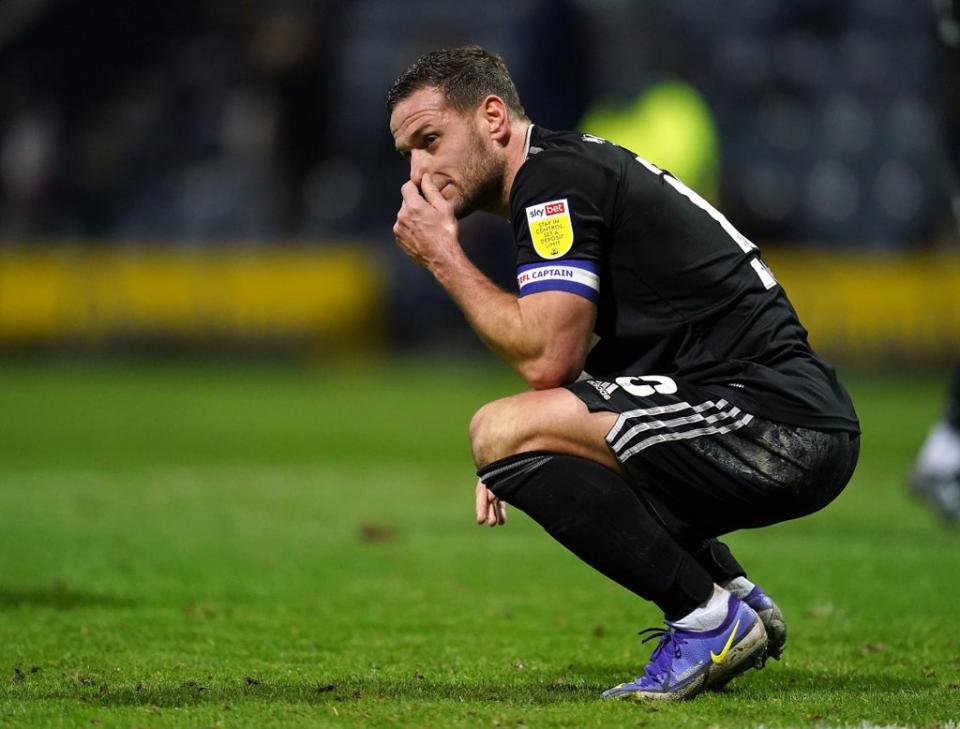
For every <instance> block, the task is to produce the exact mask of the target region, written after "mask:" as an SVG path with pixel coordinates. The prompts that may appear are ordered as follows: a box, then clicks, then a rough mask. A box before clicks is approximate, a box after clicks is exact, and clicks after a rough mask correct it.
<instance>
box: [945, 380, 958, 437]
mask: <svg viewBox="0 0 960 729" xmlns="http://www.w3.org/2000/svg"><path fill="white" fill-rule="evenodd" d="M945 417H946V421H947V422H948V423H949V424H950V427H952V428H953V429H954V430H956V431H958V432H960V367H957V368H956V369H955V370H954V371H953V379H952V380H951V381H950V394H949V395H948V396H947V412H946V416H945Z"/></svg>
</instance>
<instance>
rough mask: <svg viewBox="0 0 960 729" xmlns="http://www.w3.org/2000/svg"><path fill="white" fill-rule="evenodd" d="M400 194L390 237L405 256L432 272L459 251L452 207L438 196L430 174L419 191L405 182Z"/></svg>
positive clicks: (438, 193)
mask: <svg viewBox="0 0 960 729" xmlns="http://www.w3.org/2000/svg"><path fill="white" fill-rule="evenodd" d="M421 193H422V194H421ZM400 194H401V195H403V204H402V205H401V206H400V211H399V212H398V213H397V222H396V223H395V224H394V226H393V235H394V236H395V238H396V240H397V245H399V246H400V248H401V249H402V250H403V252H404V253H406V254H407V255H408V256H410V258H412V259H413V260H414V261H416V262H417V263H418V264H420V265H421V266H423V267H424V268H426V269H428V270H432V268H433V266H434V265H435V264H437V263H440V262H441V261H443V260H444V259H445V258H448V257H449V256H450V254H451V253H453V252H461V251H460V246H459V241H458V239H457V219H456V216H455V215H454V213H453V205H452V203H450V202H449V201H448V200H447V199H446V198H444V197H443V195H441V194H440V191H439V190H438V189H437V187H436V185H434V184H433V179H432V178H431V177H430V175H428V174H427V175H424V176H423V179H422V180H421V182H420V189H417V186H416V185H415V184H413V182H412V181H407V182H406V184H404V186H403V187H401V188H400Z"/></svg>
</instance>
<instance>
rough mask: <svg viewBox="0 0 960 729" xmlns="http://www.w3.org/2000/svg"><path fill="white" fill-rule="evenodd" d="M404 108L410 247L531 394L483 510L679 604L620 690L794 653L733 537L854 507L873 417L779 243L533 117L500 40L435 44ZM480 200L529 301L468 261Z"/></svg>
mask: <svg viewBox="0 0 960 729" xmlns="http://www.w3.org/2000/svg"><path fill="white" fill-rule="evenodd" d="M387 106H388V110H389V112H390V131H391V133H392V134H393V139H394V143H395V146H396V148H397V151H399V152H400V154H401V155H403V157H404V158H406V159H408V160H409V163H410V179H409V180H408V181H407V182H406V183H404V185H403V186H402V188H401V194H402V196H403V203H402V205H401V207H400V211H399V212H398V214H397V221H396V224H395V225H394V228H393V232H394V235H395V237H396V241H397V244H398V245H399V246H400V247H401V248H402V249H403V251H404V252H405V253H406V254H407V255H409V256H410V257H411V258H412V259H413V260H414V261H416V262H417V263H418V264H420V265H422V266H423V267H425V268H426V269H427V270H428V271H430V272H431V273H432V274H433V275H434V277H435V278H436V279H437V281H438V282H439V283H440V284H441V285H442V286H443V287H444V288H445V289H446V291H447V292H448V294H449V295H450V296H451V297H452V298H453V300H454V301H455V302H456V304H457V305H458V306H459V307H460V308H461V309H462V310H463V312H464V314H465V316H466V318H467V320H468V321H469V323H470V324H471V326H472V327H473V328H474V330H475V331H476V332H477V334H478V335H479V336H480V337H481V338H482V339H483V340H484V341H485V342H486V343H487V344H488V345H489V346H490V348H491V349H492V350H493V351H494V352H495V353H496V354H498V355H499V356H500V357H502V358H503V359H504V360H505V361H506V362H507V363H509V364H510V365H511V366H512V367H513V368H514V369H515V370H516V371H517V373H518V374H519V375H520V376H521V377H522V378H523V379H524V380H525V381H526V382H527V383H528V384H529V385H530V386H531V387H532V390H531V391H527V392H523V393H521V394H517V395H513V396H511V397H506V398H504V399H501V400H496V401H495V402H492V403H489V404H487V405H485V406H484V407H482V408H481V409H480V410H479V412H477V414H476V415H475V416H474V418H473V420H472V422H471V424H470V439H471V445H472V448H473V454H474V459H475V460H476V464H477V468H478V475H479V478H480V480H479V482H478V483H477V494H476V496H477V504H476V505H477V521H478V523H484V522H486V523H488V524H490V525H496V524H502V523H503V522H504V520H505V516H506V513H505V511H504V507H503V502H506V503H509V504H512V505H515V506H516V507H518V508H520V509H521V510H523V511H525V512H526V513H527V514H528V515H529V516H530V517H532V518H533V519H534V520H535V521H537V522H538V523H539V524H540V525H541V526H543V528H544V529H545V530H546V531H547V532H548V533H549V534H550V535H551V536H552V537H553V538H554V539H556V540H557V541H559V542H560V543H561V544H562V545H563V546H564V547H566V548H567V549H569V550H570V551H572V552H573V553H574V554H576V555H577V556H578V557H580V558H581V559H582V560H583V561H585V562H586V563H587V564H589V565H590V566H592V567H593V568H595V569H597V570H599V571H600V572H601V573H603V574H604V575H606V576H607V577H609V578H610V579H613V580H615V581H617V582H618V583H620V584H621V585H623V586H624V587H626V588H627V589H629V590H631V591H633V592H634V593H636V594H637V595H639V596H640V597H643V598H645V599H647V600H651V601H653V602H654V603H655V604H656V605H657V606H658V607H659V608H660V609H662V610H663V613H664V617H665V620H666V628H664V629H651V631H652V635H650V636H648V637H649V638H657V639H658V643H657V646H656V647H655V648H654V650H653V652H652V655H651V656H650V660H649V662H648V664H647V665H646V667H645V669H644V670H643V673H642V674H641V675H640V676H639V677H638V678H636V679H634V680H632V681H629V682H627V683H622V684H619V685H618V686H615V687H614V688H611V689H610V690H608V691H606V692H605V693H604V696H608V697H621V696H623V697H634V698H653V699H675V698H688V697H692V696H694V695H696V694H698V693H700V692H701V691H703V690H704V689H715V688H719V687H721V686H723V685H724V684H725V683H726V682H728V681H729V680H730V679H731V678H733V677H735V676H736V675H738V674H740V673H742V672H743V671H745V670H747V669H748V668H750V667H751V666H760V665H762V663H763V661H764V660H765V658H766V656H767V655H770V656H778V655H779V654H780V652H781V651H782V650H783V644H784V641H785V639H786V628H785V626H784V622H783V616H782V614H781V612H780V610H779V609H778V608H777V606H776V605H775V604H774V602H773V601H772V600H771V599H770V597H769V596H768V595H766V594H765V593H764V591H763V590H762V589H760V587H758V586H757V585H755V584H753V583H752V582H750V581H749V580H748V579H747V577H746V572H745V570H744V569H743V567H742V566H741V565H740V564H739V563H738V562H737V561H736V560H735V559H734V557H733V555H732V554H731V553H730V550H729V549H728V548H727V547H726V546H725V545H724V544H723V543H721V542H719V541H717V539H716V537H717V536H718V535H721V534H724V533H727V532H730V531H732V530H735V529H740V528H745V527H758V526H763V525H766V524H772V523H774V522H779V521H783V520H785V519H792V518H795V517H798V516H802V515H804V514H809V513H811V512H813V511H816V510H818V509H820V508H821V507H823V506H824V505H825V504H827V503H828V502H830V501H831V500H832V499H834V498H835V497H836V496H837V494H838V493H839V492H840V491H841V490H842V489H843V487H844V486H845V484H846V483H847V481H848V480H849V478H850V476H851V474H852V473H853V469H854V466H855V464H856V461H857V454H858V450H859V426H858V421H857V417H856V415H855V413H854V410H853V406H852V405H851V402H850V399H849V397H848V396H847V394H846V392H845V391H844V389H843V388H842V387H841V385H840V384H839V383H838V382H837V379H836V377H835V375H834V372H833V370H832V369H831V368H830V367H829V366H827V365H826V364H825V363H824V362H823V361H821V360H820V359H819V358H818V357H817V355H816V354H814V352H813V351H812V350H811V349H810V347H809V345H808V344H807V335H806V332H805V330H804V329H803V327H802V326H801V325H800V323H799V321H798V320H797V315H796V313H795V312H794V310H793V308H792V307H791V305H790V303H789V302H788V301H787V297H786V295H785V294H784V292H783V290H782V289H781V288H780V286H779V285H778V284H777V281H776V279H775V278H774V276H773V274H772V273H771V272H770V270H769V269H768V268H767V266H766V264H765V263H764V262H763V260H762V259H761V257H760V254H759V251H758V250H757V247H756V246H755V245H754V244H753V243H752V242H751V241H750V240H748V239H747V238H746V237H744V236H743V235H742V234H741V233H740V232H738V231H737V230H736V228H734V227H733V225H732V224H731V223H730V222H729V221H728V220H727V219H726V218H725V217H723V215H721V214H720V213H719V212H718V211H717V210H715V209H714V208H713V207H712V206H711V205H710V204H709V203H707V202H706V201H705V200H703V199H702V198H701V197H700V196H699V195H697V194H696V193H695V192H693V191H692V190H690V189H689V188H687V187H686V186H685V185H684V184H683V183H682V182H681V181H679V180H677V179H676V178H674V177H673V176H672V175H670V173H669V172H667V171H665V170H662V169H660V168H658V167H657V166H656V165H654V164H652V163H651V162H648V161H646V160H644V159H641V158H639V157H637V156H635V155H634V154H632V153H631V152H629V151H627V150H626V149H623V148H621V147H618V146H616V145H614V144H610V143H609V142H607V141H605V140H603V139H600V138H598V137H594V136H591V135H589V134H579V133H574V132H554V131H550V130H548V129H545V128H543V127H540V126H536V125H534V124H532V123H531V121H530V120H529V119H528V118H527V116H526V114H525V113H524V110H523V107H522V106H521V104H520V99H519V98H518V95H517V90H516V88H515V86H514V83H513V81H512V79H511V77H510V75H509V72H508V70H507V68H506V66H505V65H504V63H503V60H502V59H501V58H500V57H499V56H497V55H495V54H493V53H490V52H488V51H486V50H484V49H482V48H479V47H477V46H467V47H463V48H455V49H447V50H439V51H434V52H431V53H428V54H426V55H425V56H423V57H422V58H420V59H419V60H418V61H416V63H414V64H413V65H412V66H411V67H410V68H408V69H407V70H406V71H404V72H403V73H402V74H401V75H400V77H399V78H398V79H397V80H396V82H395V83H394V85H393V86H392V88H391V89H390V91H389V94H388V98H387ZM474 210H486V211H488V212H491V213H494V214H497V215H500V216H502V217H504V218H507V219H508V220H509V221H510V223H511V225H512V227H513V237H514V241H515V243H516V251H517V283H518V288H519V295H515V294H513V293H508V292H505V291H503V290H501V289H499V288H497V287H496V286H495V285H494V284H493V283H491V281H490V280H489V279H488V278H486V277H485V276H484V275H483V274H482V273H481V272H480V271H479V270H478V269H477V268H476V267H474V266H473V264H471V263H470V261H469V260H468V259H467V257H466V256H465V254H464V252H463V249H462V248H461V246H460V243H459V241H458V232H457V231H458V228H457V225H458V224H457V220H458V219H459V218H462V217H464V216H466V215H468V214H469V213H471V212H472V211H474ZM594 337H597V338H599V339H598V340H597V341H596V342H595V343H593V341H592V340H593V339H594ZM591 345H592V346H591Z"/></svg>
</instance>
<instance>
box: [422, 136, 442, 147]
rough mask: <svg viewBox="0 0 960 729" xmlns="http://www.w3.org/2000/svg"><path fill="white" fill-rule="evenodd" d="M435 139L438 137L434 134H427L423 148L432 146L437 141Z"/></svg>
mask: <svg viewBox="0 0 960 729" xmlns="http://www.w3.org/2000/svg"><path fill="white" fill-rule="evenodd" d="M437 139H439V137H438V136H437V135H436V134H428V135H427V136H426V137H424V143H425V146H427V147H430V146H432V145H433V143H434V142H436V141H437Z"/></svg>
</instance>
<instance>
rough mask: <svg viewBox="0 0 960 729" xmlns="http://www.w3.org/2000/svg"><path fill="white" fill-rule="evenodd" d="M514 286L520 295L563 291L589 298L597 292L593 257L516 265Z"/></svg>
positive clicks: (597, 279)
mask: <svg viewBox="0 0 960 729" xmlns="http://www.w3.org/2000/svg"><path fill="white" fill-rule="evenodd" d="M517 286H518V287H519V288H520V296H529V295H530V294H536V293H539V292H541V291H566V292H568V293H571V294H577V295H579V296H582V297H584V298H585V299H589V300H590V301H596V300H597V298H599V296H600V276H599V275H597V264H596V263H595V262H593V261H578V260H564V261H557V262H556V263H550V262H547V261H544V262H543V263H527V264H524V265H522V266H518V267H517Z"/></svg>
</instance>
